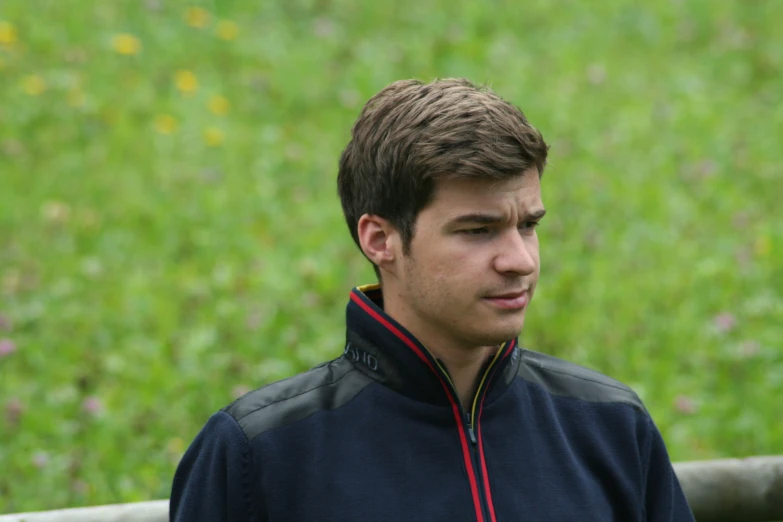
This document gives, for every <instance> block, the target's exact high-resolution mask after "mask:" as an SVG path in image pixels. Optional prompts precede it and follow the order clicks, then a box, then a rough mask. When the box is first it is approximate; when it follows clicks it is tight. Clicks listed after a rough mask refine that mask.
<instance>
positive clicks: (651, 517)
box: [643, 417, 694, 522]
mask: <svg viewBox="0 0 783 522" xmlns="http://www.w3.org/2000/svg"><path fill="white" fill-rule="evenodd" d="M648 422H649V435H648V444H647V452H646V453H647V473H646V477H645V479H646V481H645V491H644V499H645V503H644V512H645V517H643V520H645V521H646V522H693V521H694V518H693V513H692V512H691V509H690V507H689V506H688V501H687V499H686V498H685V493H684V492H683V490H682V487H681V486H680V482H679V480H678V479H677V475H676V474H675V473H674V468H673V467H672V463H671V461H670V460H669V453H668V452H667V450H666V445H665V443H664V441H663V437H662V436H661V434H660V432H659V431H658V428H657V427H656V426H655V424H654V423H653V421H652V419H650V418H649V417H648Z"/></svg>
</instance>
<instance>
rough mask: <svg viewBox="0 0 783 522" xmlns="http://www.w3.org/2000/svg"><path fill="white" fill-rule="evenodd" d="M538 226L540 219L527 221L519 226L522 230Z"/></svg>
mask: <svg viewBox="0 0 783 522" xmlns="http://www.w3.org/2000/svg"><path fill="white" fill-rule="evenodd" d="M537 226H538V221H525V222H524V223H522V224H521V225H519V228H521V229H522V230H533V229H534V228H536V227H537Z"/></svg>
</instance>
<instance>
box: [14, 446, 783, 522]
mask: <svg viewBox="0 0 783 522" xmlns="http://www.w3.org/2000/svg"><path fill="white" fill-rule="evenodd" d="M674 471H675V472H676V473H677V477H678V478H679V480H680V483H681V484H682V488H683V490H684V491H685V496H686V497H688V502H689V504H690V505H691V509H693V512H694V514H695V515H696V520H697V521H698V522H777V521H783V456H772V457H750V458H745V459H725V460H704V461H693V462H678V463H675V464H674ZM168 509H169V501H168V500H156V501H151V502H138V503H134V504H114V505H107V506H96V507H89V508H75V509H60V510H56V511H41V512H36V513H19V514H15V515H0V522H167V521H168Z"/></svg>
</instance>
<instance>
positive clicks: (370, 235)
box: [357, 214, 400, 270]
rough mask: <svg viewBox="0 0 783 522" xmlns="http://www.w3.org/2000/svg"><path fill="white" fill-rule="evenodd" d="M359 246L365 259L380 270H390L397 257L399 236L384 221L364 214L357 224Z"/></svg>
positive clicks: (389, 224)
mask: <svg viewBox="0 0 783 522" xmlns="http://www.w3.org/2000/svg"><path fill="white" fill-rule="evenodd" d="M357 232H358V235H359V244H360V245H361V248H362V252H364V255H365V256H367V259H369V260H370V261H372V262H373V263H374V264H375V265H377V266H378V268H380V269H382V270H391V265H393V264H394V261H395V260H396V258H397V256H398V253H397V252H398V248H399V237H400V236H399V234H398V233H397V231H396V230H395V228H394V227H393V226H392V225H391V223H389V222H388V221H387V220H386V219H384V218H382V217H379V216H374V215H372V214H364V215H362V217H360V218H359V223H358V224H357Z"/></svg>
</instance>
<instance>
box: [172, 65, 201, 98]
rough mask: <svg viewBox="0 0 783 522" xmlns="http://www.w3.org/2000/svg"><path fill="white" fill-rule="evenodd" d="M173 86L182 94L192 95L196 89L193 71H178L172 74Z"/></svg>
mask: <svg viewBox="0 0 783 522" xmlns="http://www.w3.org/2000/svg"><path fill="white" fill-rule="evenodd" d="M174 84H175V85H176V86H177V89H179V91H180V92H181V93H183V94H193V93H194V92H196V89H198V78H196V75H195V74H193V71H187V70H180V71H177V72H176V73H175V74H174Z"/></svg>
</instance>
